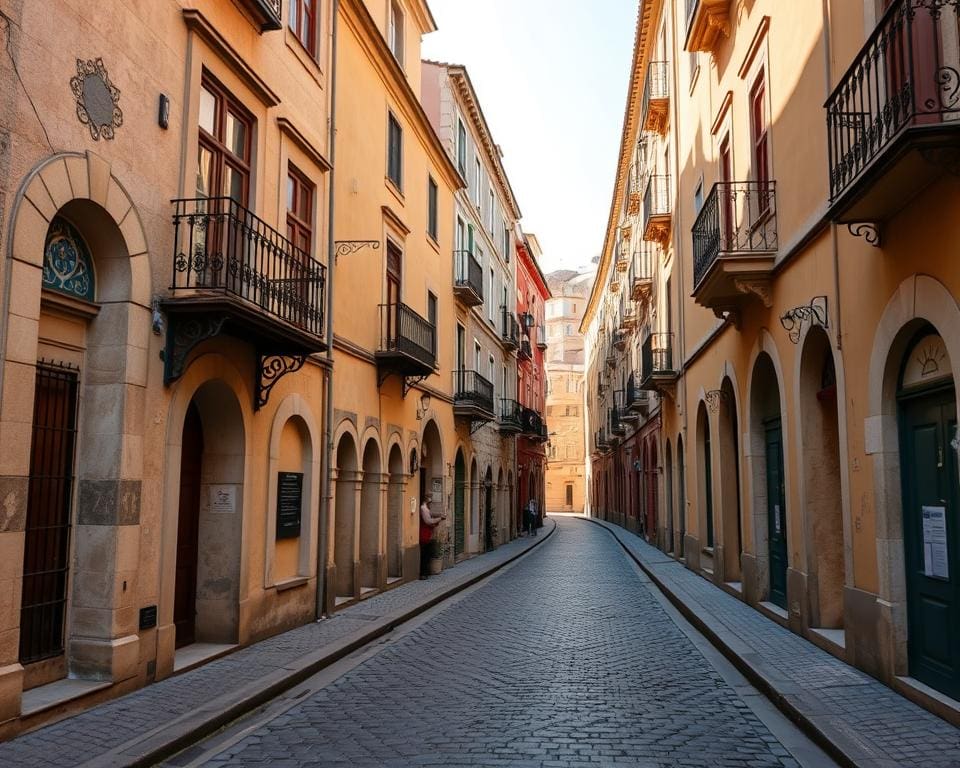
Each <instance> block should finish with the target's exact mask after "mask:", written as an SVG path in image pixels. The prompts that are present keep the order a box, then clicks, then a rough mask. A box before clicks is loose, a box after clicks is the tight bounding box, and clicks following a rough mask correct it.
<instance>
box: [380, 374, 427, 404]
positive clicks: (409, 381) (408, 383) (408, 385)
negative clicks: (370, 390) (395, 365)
mask: <svg viewBox="0 0 960 768" xmlns="http://www.w3.org/2000/svg"><path fill="white" fill-rule="evenodd" d="M394 373H396V371H391V370H389V369H386V370H381V371H379V372H378V373H377V389H380V387H382V386H383V382H385V381H386V380H387V379H388V378H389V377H390V376H392V375H393V374H394ZM398 375H399V374H398ZM425 378H427V376H426V375H424V376H401V382H402V384H403V386H402V388H401V393H402V396H403V397H404V398H406V396H407V393H408V392H409V391H410V390H411V389H413V388H414V387H415V386H417V384H419V383H420V382H421V381H423V380H424V379H425Z"/></svg>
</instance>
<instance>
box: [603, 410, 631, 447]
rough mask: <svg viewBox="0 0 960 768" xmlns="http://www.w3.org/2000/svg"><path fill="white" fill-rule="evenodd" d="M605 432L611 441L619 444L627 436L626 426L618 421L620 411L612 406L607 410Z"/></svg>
mask: <svg viewBox="0 0 960 768" xmlns="http://www.w3.org/2000/svg"><path fill="white" fill-rule="evenodd" d="M607 432H608V433H609V435H610V439H611V441H616V442H619V440H620V438H621V437H623V436H624V435H625V434H627V426H626V424H624V423H623V422H622V421H621V420H620V409H619V408H617V406H615V405H612V406H610V407H609V408H608V409H607Z"/></svg>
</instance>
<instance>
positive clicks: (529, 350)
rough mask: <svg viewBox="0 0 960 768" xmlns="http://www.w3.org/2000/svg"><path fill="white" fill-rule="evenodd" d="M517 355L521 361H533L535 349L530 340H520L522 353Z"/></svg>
mask: <svg viewBox="0 0 960 768" xmlns="http://www.w3.org/2000/svg"><path fill="white" fill-rule="evenodd" d="M517 354H518V355H519V357H520V359H521V360H532V359H533V347H532V346H530V339H528V338H526V337H524V338H523V339H521V340H520V351H519V352H518V353H517Z"/></svg>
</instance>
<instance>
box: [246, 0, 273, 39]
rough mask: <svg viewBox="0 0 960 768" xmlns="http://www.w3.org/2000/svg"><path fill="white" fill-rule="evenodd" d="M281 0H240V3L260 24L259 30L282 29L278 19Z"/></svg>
mask: <svg viewBox="0 0 960 768" xmlns="http://www.w3.org/2000/svg"><path fill="white" fill-rule="evenodd" d="M280 2H281V0H242V2H241V3H240V4H241V5H242V6H243V7H244V8H246V9H247V10H248V11H249V12H250V14H251V15H252V16H253V18H254V20H255V21H256V22H257V24H259V25H260V31H261V32H268V31H272V30H276V29H283V24H282V23H281V21H280Z"/></svg>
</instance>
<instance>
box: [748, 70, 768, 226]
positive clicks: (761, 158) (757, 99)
mask: <svg viewBox="0 0 960 768" xmlns="http://www.w3.org/2000/svg"><path fill="white" fill-rule="evenodd" d="M764 75H765V73H764V72H761V73H760V74H759V75H758V76H757V79H756V81H755V82H754V84H753V87H752V88H751V89H750V136H751V139H752V141H753V169H754V180H755V181H756V182H757V185H758V187H759V190H758V196H757V198H758V202H759V206H760V213H765V212H766V211H767V209H768V208H769V206H770V198H769V195H768V194H767V184H768V182H769V181H770V146H769V125H768V122H767V103H766V98H767V84H766V78H765V77H764Z"/></svg>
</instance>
